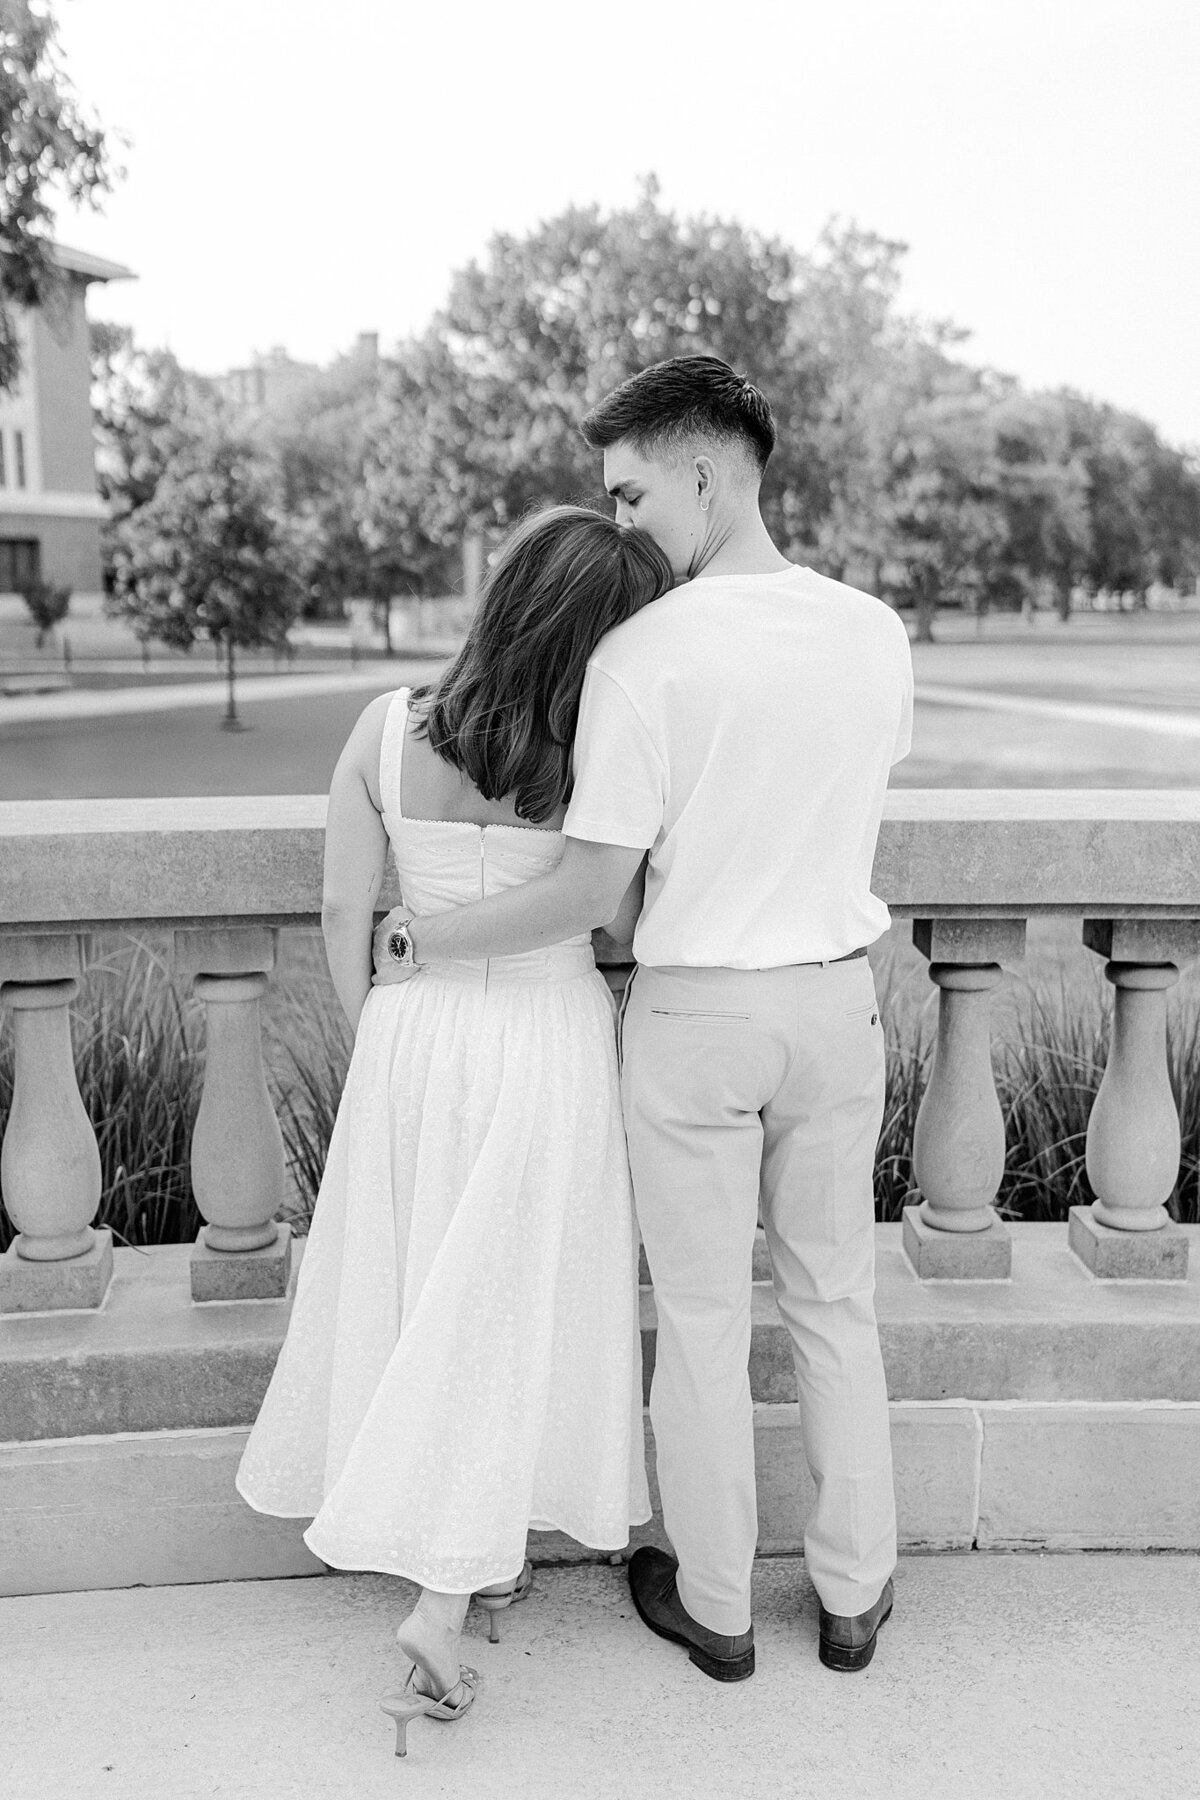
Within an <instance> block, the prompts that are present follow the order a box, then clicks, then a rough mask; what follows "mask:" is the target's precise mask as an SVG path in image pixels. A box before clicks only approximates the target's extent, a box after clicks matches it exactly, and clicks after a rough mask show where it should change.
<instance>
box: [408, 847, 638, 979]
mask: <svg viewBox="0 0 1200 1800" xmlns="http://www.w3.org/2000/svg"><path fill="white" fill-rule="evenodd" d="M645 854H646V853H645V851H644V850H640V849H639V850H634V849H630V848H629V847H628V846H627V845H625V844H597V843H593V842H592V841H591V840H590V839H588V838H568V839H567V847H566V849H565V850H564V851H563V856H562V861H561V862H560V863H559V865H558V867H557V868H556V869H553V870H551V872H550V874H548V875H539V876H536V877H535V878H534V880H532V881H525V882H522V883H521V884H520V885H519V886H518V887H512V888H506V889H505V891H504V893H502V894H492V895H489V897H488V898H487V899H486V900H472V901H471V902H470V904H469V905H467V906H457V907H455V908H454V909H453V910H452V911H451V912H444V913H435V914H431V915H429V916H428V917H426V918H421V919H414V920H413V921H412V923H411V925H410V926H409V933H410V935H411V937H412V944H413V954H414V956H415V957H416V960H417V962H418V964H420V963H428V962H442V961H445V960H446V959H447V958H452V957H463V958H467V959H478V958H481V957H485V956H515V955H517V954H519V952H521V951H522V950H541V949H543V948H544V947H545V946H546V945H547V944H561V943H562V941H563V939H564V938H569V937H578V936H579V935H580V934H581V933H582V932H585V931H594V930H595V928H596V927H597V926H598V925H607V924H609V923H610V921H612V920H613V919H614V918H615V916H616V915H617V913H618V911H619V909H620V906H621V901H622V899H623V898H624V896H625V894H626V892H627V890H628V888H629V886H630V883H631V882H632V880H633V878H634V876H635V875H636V874H637V872H638V870H639V868H640V867H641V863H642V858H643V857H644V856H645ZM387 923H388V921H387V920H385V921H384V926H386V925H387ZM385 935H386V933H385V931H384V927H383V926H381V927H380V929H379V931H378V932H377V933H376V942H377V944H378V943H379V941H380V939H381V938H382V937H384V936H385ZM376 967H377V969H379V970H380V974H381V975H382V974H383V973H384V971H385V970H386V961H385V962H384V963H383V964H382V967H381V964H380V959H379V957H378V954H377V956H376ZM404 973H405V971H403V970H397V974H398V975H400V976H401V978H403V975H404ZM377 979H378V977H377Z"/></svg>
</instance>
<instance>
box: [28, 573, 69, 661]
mask: <svg viewBox="0 0 1200 1800" xmlns="http://www.w3.org/2000/svg"><path fill="white" fill-rule="evenodd" d="M21 598H22V600H23V601H24V602H25V605H26V607H27V609H28V611H29V614H30V617H31V618H32V619H33V622H34V624H35V625H36V626H37V637H36V639H35V645H36V648H37V649H39V650H40V649H41V648H42V646H43V645H44V644H45V642H46V637H47V634H48V633H49V632H50V631H52V630H53V629H54V627H55V626H56V625H57V624H58V623H59V621H60V620H62V619H65V618H66V616H67V613H68V611H69V609H70V605H71V590H70V588H69V587H63V586H61V585H60V584H59V583H57V582H54V581H31V582H30V583H29V585H28V587H23V588H22V589H21Z"/></svg>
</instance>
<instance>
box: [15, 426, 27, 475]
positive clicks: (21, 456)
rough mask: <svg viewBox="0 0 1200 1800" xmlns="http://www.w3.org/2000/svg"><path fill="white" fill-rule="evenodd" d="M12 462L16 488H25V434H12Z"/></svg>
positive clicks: (20, 432) (16, 432)
mask: <svg viewBox="0 0 1200 1800" xmlns="http://www.w3.org/2000/svg"><path fill="white" fill-rule="evenodd" d="M13 462H14V464H15V466H16V475H17V486H18V487H19V488H23V487H24V486H25V433H24V432H23V431H14V432H13Z"/></svg>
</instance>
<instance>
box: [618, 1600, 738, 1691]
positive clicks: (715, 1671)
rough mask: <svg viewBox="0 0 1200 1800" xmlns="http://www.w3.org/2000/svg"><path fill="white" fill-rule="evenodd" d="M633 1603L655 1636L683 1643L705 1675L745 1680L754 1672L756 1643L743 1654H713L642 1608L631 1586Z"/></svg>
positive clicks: (730, 1679)
mask: <svg viewBox="0 0 1200 1800" xmlns="http://www.w3.org/2000/svg"><path fill="white" fill-rule="evenodd" d="M629 1591H630V1594H631V1595H632V1597H633V1604H634V1606H635V1607H636V1608H637V1615H638V1618H639V1619H640V1620H641V1621H642V1624H643V1625H645V1626H647V1627H648V1628H649V1630H651V1631H652V1632H653V1633H654V1635H655V1637H660V1638H666V1639H667V1641H668V1643H671V1644H682V1645H683V1647H684V1649H685V1650H686V1651H687V1653H688V1655H689V1657H690V1658H691V1660H692V1661H693V1662H694V1663H695V1665H696V1667H697V1668H698V1669H699V1670H700V1671H701V1672H702V1673H703V1674H705V1675H711V1677H712V1679H713V1680H714V1681H745V1680H746V1678H747V1676H750V1675H753V1673H754V1645H753V1644H751V1646H750V1648H749V1650H747V1651H746V1652H745V1653H744V1654H743V1655H742V1656H713V1655H712V1654H711V1653H710V1652H709V1651H707V1650H702V1649H701V1648H700V1646H699V1645H698V1644H694V1643H693V1642H692V1640H691V1638H687V1637H684V1635H683V1633H682V1632H680V1631H672V1630H671V1628H670V1626H668V1625H660V1624H659V1623H658V1621H657V1619H652V1618H650V1617H649V1615H648V1614H647V1613H645V1612H644V1611H643V1610H642V1603H641V1601H640V1600H639V1599H638V1597H637V1595H636V1594H635V1593H634V1592H633V1589H632V1588H631V1589H630V1590H629Z"/></svg>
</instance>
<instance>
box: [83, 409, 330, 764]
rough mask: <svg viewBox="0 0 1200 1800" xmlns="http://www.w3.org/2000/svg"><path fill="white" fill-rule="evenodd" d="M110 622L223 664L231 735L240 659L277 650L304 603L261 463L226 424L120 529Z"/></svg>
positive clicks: (175, 464) (297, 566)
mask: <svg viewBox="0 0 1200 1800" xmlns="http://www.w3.org/2000/svg"><path fill="white" fill-rule="evenodd" d="M115 563H116V581H115V589H114V592H113V594H112V595H111V596H110V599H109V602H108V610H109V612H110V614H111V615H112V616H114V617H117V618H122V619H125V620H126V621H127V622H128V623H129V624H130V625H132V627H133V629H134V631H135V632H136V633H137V635H138V637H139V638H140V639H141V640H142V641H143V642H145V641H147V640H148V639H150V638H157V639H159V640H160V641H161V642H162V643H165V644H170V645H172V646H174V647H175V648H176V649H180V650H190V649H191V648H192V645H193V644H194V643H195V641H196V639H197V638H198V637H200V636H201V635H205V634H206V635H207V636H208V637H209V638H210V639H211V640H212V641H213V642H214V643H215V644H219V645H220V646H221V647H222V649H223V651H224V656H225V670H226V679H227V683H228V699H227V705H226V711H225V717H224V720H223V721H222V722H223V724H224V725H225V726H226V727H227V728H229V729H231V730H234V729H237V728H238V726H239V723H240V721H239V719H238V713H237V696H236V686H235V683H236V652H237V651H238V650H239V649H250V648H254V647H258V646H270V647H273V648H282V647H283V646H284V645H286V642H287V631H288V627H289V626H290V625H291V623H292V621H293V620H294V619H295V617H296V614H297V612H298V611H299V609H300V605H301V602H302V600H303V593H304V590H303V583H302V561H301V552H300V548H299V546H298V544H297V542H296V535H295V532H294V530H293V528H292V526H291V524H290V522H289V521H288V520H287V519H285V517H284V516H283V514H282V512H281V509H280V507H279V504H278V496H277V494H276V493H275V492H274V490H273V488H272V485H271V483H270V481H269V478H268V475H267V472H266V470H265V469H264V467H263V464H262V461H261V458H260V457H259V456H258V454H257V453H256V451H255V449H254V447H253V446H252V445H251V444H250V443H249V442H247V440H246V439H245V438H242V437H238V436H235V435H234V434H233V433H232V432H231V431H230V430H229V429H228V427H227V426H225V425H224V424H217V425H216V426H213V427H211V428H210V429H208V430H207V431H205V432H203V433H198V434H197V435H196V436H195V437H194V438H193V439H192V441H191V442H190V443H188V444H187V445H186V446H185V447H184V448H182V449H181V450H180V451H179V453H178V454H177V456H176V457H175V458H174V459H173V461H172V462H171V464H170V465H169V467H168V468H167V469H166V470H165V471H164V472H163V474H162V476H161V477H160V479H159V481H158V485H157V487H156V488H155V491H154V494H153V496H152V497H151V498H150V499H149V500H147V501H146V502H145V503H144V505H142V506H139V507H138V508H137V509H136V510H135V511H133V512H131V513H130V514H129V516H128V517H127V518H126V519H125V520H124V521H123V523H122V524H121V526H120V528H119V531H118V535H117V541H116V546H115Z"/></svg>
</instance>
